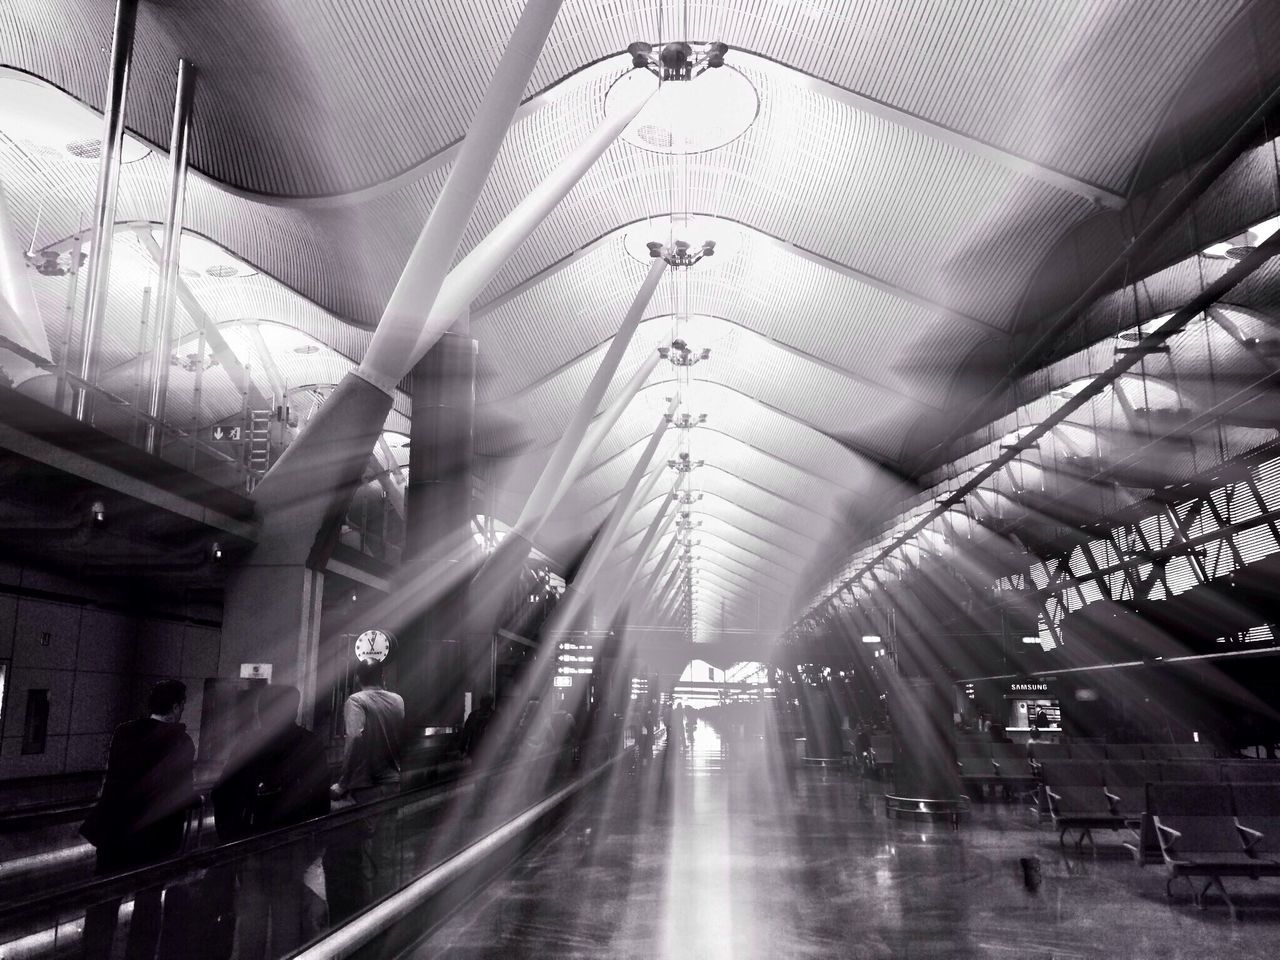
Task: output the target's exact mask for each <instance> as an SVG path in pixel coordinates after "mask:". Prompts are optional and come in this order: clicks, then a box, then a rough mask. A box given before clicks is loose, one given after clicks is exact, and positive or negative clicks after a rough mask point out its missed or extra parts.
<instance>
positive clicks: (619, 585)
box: [601, 469, 676, 622]
mask: <svg viewBox="0 0 1280 960" xmlns="http://www.w3.org/2000/svg"><path fill="white" fill-rule="evenodd" d="M654 473H655V474H659V475H660V474H661V469H658V470H655V471H654ZM644 499H645V498H643V497H642V498H640V502H641V503H643V502H644ZM675 499H676V494H674V493H669V494H667V496H666V497H664V498H663V501H662V506H661V507H659V508H658V511H657V513H655V514H654V515H653V519H652V520H650V521H649V528H648V529H647V530H646V531H645V534H644V539H643V540H641V541H640V546H639V547H638V548H637V549H636V552H635V554H634V555H633V556H632V557H631V558H630V559H629V560H628V561H627V562H626V563H625V564H624V565H623V568H622V572H621V575H620V576H619V578H618V579H617V581H616V582H615V587H616V588H615V589H614V590H612V591H610V593H609V595H608V597H607V598H606V599H605V600H604V606H603V609H602V612H601V616H602V618H603V619H604V620H605V622H612V620H613V618H614V616H616V615H617V612H618V608H619V607H620V606H622V604H623V602H624V601H625V600H627V599H628V598H629V597H631V596H632V595H633V592H634V591H635V589H636V586H637V584H636V582H635V580H636V573H637V572H638V571H639V569H640V564H641V563H643V562H644V558H645V557H647V556H648V555H649V550H650V549H651V548H652V547H653V544H654V543H655V542H656V541H657V539H658V538H659V537H660V536H661V535H662V534H664V533H666V532H667V530H669V529H670V528H671V525H672V524H673V523H674V522H675V519H676V514H674V513H671V512H670V511H671V504H672V503H673V502H674V501H675Z"/></svg>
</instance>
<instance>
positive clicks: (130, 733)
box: [80, 680, 196, 960]
mask: <svg viewBox="0 0 1280 960" xmlns="http://www.w3.org/2000/svg"><path fill="white" fill-rule="evenodd" d="M186 705H187V687H186V684H184V683H182V682H181V681H178V680H161V681H160V682H159V683H157V684H156V685H155V686H154V687H152V688H151V693H150V696H149V697H148V698H147V713H148V716H146V717H144V718H142V719H141V720H130V721H128V722H126V723H122V724H121V725H120V726H118V727H117V728H116V731H115V734H114V735H113V736H112V737H111V747H110V750H109V751H108V755H107V773H106V777H105V778H104V780H103V784H102V792H101V794H100V795H99V797H98V802H97V804H95V806H94V808H93V810H92V811H90V813H89V816H88V818H87V819H86V820H85V822H84V825H83V826H82V827H81V828H80V832H81V833H82V834H83V835H84V837H85V839H86V840H88V841H89V842H90V843H92V844H93V845H94V846H95V847H97V848H98V857H97V873H98V874H99V875H100V876H103V875H109V874H113V873H122V872H124V871H126V870H135V869H138V868H139V867H145V866H148V865H149V864H153V863H157V862H159V861H161V860H167V859H169V858H170V857H175V856H177V855H178V854H179V853H180V852H181V849H182V837H183V830H184V827H185V825H186V818H187V814H188V812H189V811H190V809H191V807H192V804H193V802H194V801H195V799H196V793H195V786H194V782H193V781H194V770H195V757H196V750H195V745H194V744H193V743H192V742H191V738H190V737H189V736H187V732H186V727H185V726H184V725H183V724H182V723H181V720H182V711H183V709H184V708H185V707H186ZM160 892H161V891H160V888H159V887H153V888H150V889H144V890H139V891H137V893H136V894H135V895H134V900H133V919H132V920H131V921H130V923H129V942H128V948H127V950H126V953H125V956H126V958H128V960H144V958H145V960H151V958H153V957H154V956H155V954H156V947H157V945H158V944H159V941H160V923H161V900H160ZM119 906H120V901H119V900H108V901H106V902H105V903H100V904H96V905H94V906H93V907H90V908H89V910H88V911H87V912H86V914H85V924H84V941H83V942H84V955H85V956H86V957H107V956H109V955H110V952H111V941H112V939H113V938H114V936H115V929H116V915H117V911H118V909H119Z"/></svg>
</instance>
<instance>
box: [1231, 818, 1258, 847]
mask: <svg viewBox="0 0 1280 960" xmlns="http://www.w3.org/2000/svg"><path fill="white" fill-rule="evenodd" d="M1236 829H1237V830H1238V831H1240V842H1241V843H1243V844H1244V852H1245V853H1247V854H1249V855H1250V856H1252V855H1253V848H1254V847H1255V846H1257V843H1258V841H1259V840H1261V839H1262V831H1261V830H1254V829H1253V828H1252V827H1246V826H1245V825H1244V824H1243V823H1241V822H1240V821H1239V820H1237V821H1236Z"/></svg>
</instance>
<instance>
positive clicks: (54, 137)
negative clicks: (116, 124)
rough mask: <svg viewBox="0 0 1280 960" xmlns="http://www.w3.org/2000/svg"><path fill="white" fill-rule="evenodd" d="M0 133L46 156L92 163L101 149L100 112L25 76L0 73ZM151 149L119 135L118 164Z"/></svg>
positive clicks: (126, 135) (141, 155)
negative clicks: (121, 140) (0, 74)
mask: <svg viewBox="0 0 1280 960" xmlns="http://www.w3.org/2000/svg"><path fill="white" fill-rule="evenodd" d="M0 132H3V133H4V135H5V136H6V137H9V138H10V139H12V140H16V141H18V142H19V143H22V144H28V145H31V146H33V147H35V148H37V149H38V151H39V152H40V153H41V154H43V155H46V156H58V155H61V156H67V157H71V158H73V159H75V160H85V161H91V162H97V160H98V157H99V156H100V155H101V152H102V115H101V114H98V113H95V112H94V111H93V110H91V109H89V108H88V107H87V106H85V105H84V104H82V103H80V102H79V101H78V100H76V99H75V98H74V97H72V96H70V95H68V94H65V93H63V92H62V91H61V90H58V89H57V88H56V87H53V86H50V85H49V84H47V83H45V82H44V81H41V80H37V79H35V78H33V77H28V76H25V75H16V74H12V73H9V74H5V75H3V76H0ZM150 153H151V148H150V147H149V146H148V145H147V144H145V143H144V142H142V141H141V140H138V139H137V138H135V137H133V136H130V135H129V134H127V133H126V134H125V135H124V137H123V143H122V145H121V149H120V162H121V163H133V162H134V161H135V160H141V159H142V158H143V157H145V156H147V155H149V154H150Z"/></svg>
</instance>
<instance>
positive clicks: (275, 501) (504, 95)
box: [121, 0, 560, 717]
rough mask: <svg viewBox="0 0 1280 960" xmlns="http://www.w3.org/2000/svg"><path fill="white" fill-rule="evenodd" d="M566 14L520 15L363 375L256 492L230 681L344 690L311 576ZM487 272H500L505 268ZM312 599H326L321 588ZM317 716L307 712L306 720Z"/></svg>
mask: <svg viewBox="0 0 1280 960" xmlns="http://www.w3.org/2000/svg"><path fill="white" fill-rule="evenodd" d="M121 2H122V3H124V2H126V0H121ZM559 7H560V0H529V3H528V4H527V5H526V7H525V9H524V10H523V11H522V12H521V14H520V19H519V21H518V22H517V23H516V27H515V30H514V32H513V33H512V36H511V40H510V42H509V43H508V44H507V47H506V49H505V50H504V51H503V54H502V58H501V60H500V61H499V63H498V67H497V70H496V71H495V73H494V77H493V80H492V81H491V82H490V85H489V89H488V91H487V92H486V94H485V97H484V99H483V100H482V101H481V104H480V107H479V109H478V110H477V112H476V115H475V118H474V119H473V120H472V123H471V127H470V128H469V130H468V131H467V136H466V139H465V140H464V141H463V144H462V147H461V149H460V150H459V152H458V157H457V159H456V160H455V161H454V164H453V168H452V169H451V171H450V174H449V178H448V180H447V181H446V182H445V185H444V188H443V190H442V191H441V193H440V196H439V198H438V199H437V201H436V205H435V207H433V208H432V211H431V215H430V217H428V219H427V223H426V225H425V226H424V227H423V230H422V233H421V235H420V236H419V237H418V241H417V243H416V244H415V246H414V249H413V252H412V253H411V254H410V256H409V260H408V262H407V263H406V264H405V268H404V271H403V273H402V275H401V278H400V282H399V283H398V284H397V285H396V289H395V291H394V292H393V294H392V296H391V299H390V301H389V302H388V303H387V306H386V309H385V310H384V311H383V315H382V318H381V320H380V322H379V324H378V330H377V331H376V332H375V336H374V341H373V342H371V343H370V347H369V350H368V351H366V355H365V358H364V361H363V362H362V363H361V366H360V369H359V370H357V371H355V372H353V373H351V374H348V375H347V376H346V377H345V378H343V381H342V382H341V383H340V384H338V387H337V389H335V390H334V392H333V393H332V394H330V396H329V399H328V400H327V401H326V402H325V404H324V406H323V407H321V408H320V411H319V412H318V413H317V414H316V415H315V416H314V417H312V418H311V420H310V421H309V422H308V423H307V426H306V429H305V430H303V432H302V434H301V435H300V436H299V437H298V438H297V439H296V440H295V441H294V442H293V443H292V444H290V446H289V447H288V448H287V449H286V450H285V452H284V454H283V455H282V456H281V457H280V459H279V460H277V461H276V463H275V465H274V466H273V467H272V468H271V470H270V471H269V472H268V473H267V475H266V477H264V478H263V480H262V482H261V483H259V484H258V486H257V487H256V488H255V489H254V493H253V499H254V505H255V507H256V509H257V513H258V516H259V518H260V521H261V524H262V526H261V533H260V536H259V542H258V546H257V547H255V548H254V551H253V553H252V554H251V555H250V557H249V558H247V560H246V561H245V562H244V563H243V564H241V565H240V566H239V567H238V569H237V570H236V571H235V572H234V574H233V575H232V576H231V577H230V578H229V579H228V583H227V589H226V600H225V604H224V613H223V644H222V657H221V663H220V669H221V672H223V673H224V675H225V674H227V673H231V674H232V675H234V674H235V672H236V669H237V665H238V664H239V663H241V662H245V661H246V660H249V661H252V662H272V663H273V664H275V663H281V664H285V665H287V669H285V670H282V671H281V677H282V679H285V680H286V682H296V683H298V685H299V686H300V687H303V688H306V686H307V685H308V683H314V684H315V688H316V689H317V691H318V694H317V695H319V694H321V693H323V690H324V688H325V685H326V684H327V683H329V682H332V681H333V680H334V679H336V678H329V677H323V678H320V679H319V681H316V680H315V678H314V671H313V677H312V678H311V679H310V680H309V679H308V678H306V677H304V676H302V671H303V670H304V669H305V657H304V656H303V655H302V653H301V651H302V647H301V646H299V645H297V644H296V643H295V641H294V638H295V637H297V636H298V635H299V633H300V631H302V630H303V628H304V627H305V626H306V624H307V623H308V617H309V610H310V606H309V601H308V596H309V594H308V592H307V590H306V589H305V585H306V581H307V579H308V576H309V575H310V576H311V578H312V579H314V578H315V577H317V576H320V575H321V571H323V570H324V568H325V566H326V565H327V563H328V560H329V556H330V553H331V552H332V549H333V546H334V544H335V543H336V541H337V536H338V532H339V530H340V529H341V525H342V521H343V519H344V518H345V516H346V513H347V509H348V507H349V506H350V503H351V498H352V496H353V495H354V494H355V491H356V489H357V488H358V487H359V484H360V482H361V480H362V478H363V476H364V471H365V467H366V465H367V464H368V462H369V457H370V456H371V455H372V453H373V449H374V446H375V444H376V443H377V440H378V438H379V437H380V436H381V435H382V430H383V427H384V425H385V423H386V419H387V414H388V413H389V412H390V411H391V405H392V401H393V399H394V397H395V390H396V385H397V384H398V383H399V382H400V380H401V379H403V377H404V375H405V374H406V373H407V372H408V370H409V367H410V366H411V364H409V365H406V360H405V358H406V357H408V356H409V354H410V351H411V349H412V347H413V344H414V341H415V338H416V336H417V333H418V331H419V330H420V328H421V326H422V324H423V323H424V322H425V319H426V318H427V316H429V314H430V309H431V305H432V304H433V303H434V302H435V300H436V297H437V295H438V294H439V292H440V285H441V282H442V281H443V279H444V275H445V272H446V271H447V270H448V267H449V264H450V263H452V262H453V258H454V255H455V254H456V252H457V249H458V245H459V243H460V242H461V238H462V233H463V231H464V230H465V229H466V226H467V221H468V219H469V218H470V216H471V212H472V210H473V209H474V208H475V204H476V201H477V200H478V198H479V195H480V190H481V188H482V187H483V186H484V182H485V179H486V178H487V176H488V172H489V170H490V169H491V168H492V166H493V162H494V160H495V158H496V157H497V153H498V148H499V147H500V146H501V144H502V138H503V135H504V134H505V133H506V130H507V128H508V126H510V124H511V118H512V116H513V115H514V114H515V110H516V107H517V106H518V105H519V102H520V96H521V95H522V93H523V91H524V88H525V87H526V86H527V85H528V82H529V78H530V77H531V76H532V74H533V68H534V64H535V63H536V61H537V58H538V55H539V53H540V52H541V49H542V45H543V43H544V42H545V40H546V37H547V34H548V33H549V32H550V30H551V24H552V22H553V21H554V19H555V15H556V13H557V12H558V10H559ZM488 266H489V269H491V270H493V271H496V270H497V269H498V267H499V266H501V263H491V264H489V265H488ZM452 319H453V318H450V320H452ZM375 343H376V344H378V348H377V349H376V350H375V349H374V345H375ZM311 592H313V593H314V594H315V595H316V596H318V597H322V596H323V581H322V579H321V583H320V585H319V587H318V588H316V589H315V590H313V591H311ZM397 599H401V600H405V601H406V602H408V600H409V599H411V598H403V597H401V598H397ZM317 609H318V606H317ZM316 619H317V620H318V617H317V618H316ZM314 629H315V630H317V631H318V629H319V626H318V624H316V625H315V626H314ZM311 708H312V704H311V703H307V704H304V706H303V715H304V717H306V716H308V715H309V711H310V710H311Z"/></svg>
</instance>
